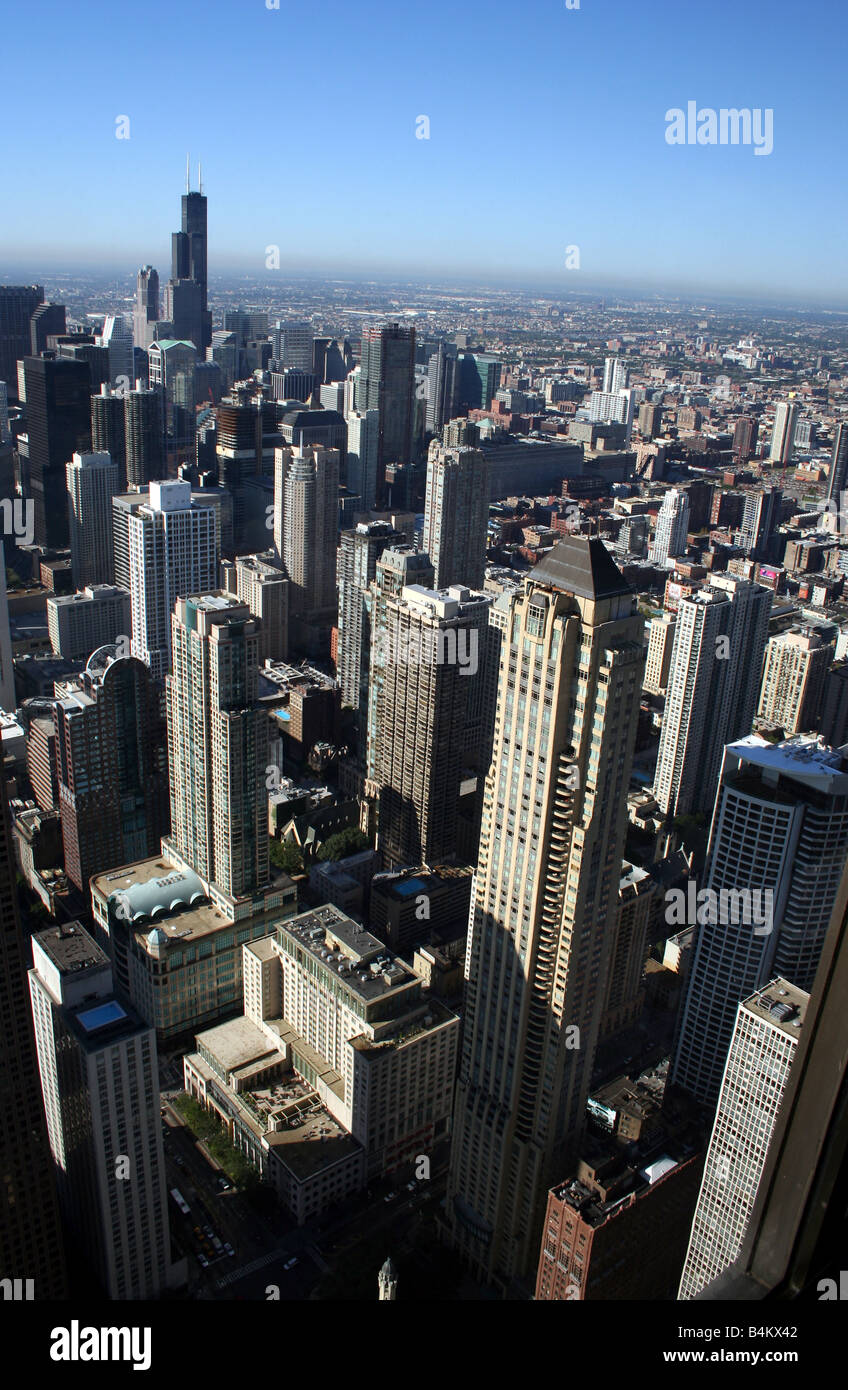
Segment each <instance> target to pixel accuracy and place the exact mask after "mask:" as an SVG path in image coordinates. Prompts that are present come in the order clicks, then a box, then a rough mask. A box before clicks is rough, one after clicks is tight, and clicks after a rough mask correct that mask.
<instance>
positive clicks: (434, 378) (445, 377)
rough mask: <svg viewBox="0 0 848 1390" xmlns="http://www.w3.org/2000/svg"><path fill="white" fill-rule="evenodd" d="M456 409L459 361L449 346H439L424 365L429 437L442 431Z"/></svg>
mask: <svg viewBox="0 0 848 1390" xmlns="http://www.w3.org/2000/svg"><path fill="white" fill-rule="evenodd" d="M458 409H459V358H458V356H457V350H456V348H455V347H454V345H453V344H452V343H439V346H438V348H437V350H436V352H434V353H433V355H432V356H431V358H430V361H429V362H428V364H427V410H426V415H425V426H426V429H427V432H428V434H434V435H440V434H441V432H442V427H443V426H444V425H445V424H447V422H448V420H452V419H453V418H454V416H455V415H456V414H457V411H458Z"/></svg>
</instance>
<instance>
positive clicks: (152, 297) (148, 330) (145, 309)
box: [133, 265, 159, 377]
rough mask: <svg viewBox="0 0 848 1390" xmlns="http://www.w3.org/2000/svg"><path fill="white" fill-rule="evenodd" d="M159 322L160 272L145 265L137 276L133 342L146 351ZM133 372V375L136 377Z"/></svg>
mask: <svg viewBox="0 0 848 1390" xmlns="http://www.w3.org/2000/svg"><path fill="white" fill-rule="evenodd" d="M158 322H159V272H158V270H154V269H153V266H152V265H144V266H142V267H141V269H140V270H139V272H138V275H137V276H136V290H135V308H134V309H133V343H134V345H135V347H137V348H143V349H144V351H145V352H146V351H147V349H148V348H149V347H150V344H151V343H152V342H153V339H154V336H155V332H156V328H155V325H156V324H157V323H158ZM134 375H135V374H134V373H133V377H134Z"/></svg>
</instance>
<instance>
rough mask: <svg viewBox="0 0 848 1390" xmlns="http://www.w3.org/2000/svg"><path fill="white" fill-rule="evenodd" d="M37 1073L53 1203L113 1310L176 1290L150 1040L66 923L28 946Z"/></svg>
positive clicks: (102, 959)
mask: <svg viewBox="0 0 848 1390" xmlns="http://www.w3.org/2000/svg"><path fill="white" fill-rule="evenodd" d="M32 954H33V962H34V966H33V969H32V970H31V971H30V972H29V982H30V996H31V999H32V1013H33V1022H34V1024H35V1041H36V1048H37V1051H38V1067H39V1072H40V1074H41V1088H42V1092H43V1096H44V1108H45V1112H46V1115H47V1132H48V1136H49V1139H50V1148H51V1150H52V1152H53V1158H54V1160H55V1163H56V1177H57V1186H58V1193H59V1201H60V1204H61V1207H62V1213H63V1216H64V1218H65V1221H66V1223H67V1225H68V1226H69V1227H70V1229H71V1230H72V1231H73V1233H74V1238H75V1240H76V1242H77V1243H78V1245H79V1246H80V1248H81V1250H82V1251H83V1252H84V1254H85V1256H86V1257H87V1259H88V1261H89V1263H90V1264H91V1266H92V1268H93V1270H94V1271H95V1273H96V1275H97V1276H98V1278H99V1280H100V1283H101V1285H102V1287H103V1291H104V1293H105V1294H106V1296H107V1297H108V1298H110V1299H121V1300H123V1299H148V1298H157V1297H158V1296H159V1295H160V1294H161V1293H162V1292H163V1290H164V1289H165V1288H166V1287H167V1285H168V1284H169V1283H171V1282H172V1281H173V1279H172V1276H173V1271H172V1266H171V1263H170V1237H169V1230H168V1209H167V1205H166V1201H167V1199H166V1190H165V1161H164V1155H163V1151H162V1134H161V1128H160V1120H159V1071H158V1061H157V1054H156V1033H155V1030H154V1029H153V1028H150V1027H148V1026H147V1024H145V1023H143V1022H142V1021H141V1019H140V1018H139V1017H138V1016H137V1014H135V1013H134V1012H133V1010H132V1009H131V1008H130V1007H129V1005H126V1004H123V1003H121V1002H120V1001H119V1000H118V999H117V998H116V997H115V994H114V992H113V988H112V968H111V965H110V963H109V959H108V957H107V956H106V955H105V953H104V952H103V951H102V950H101V949H100V947H99V946H98V945H97V944H96V943H95V941H94V940H93V939H92V937H91V936H89V934H88V932H87V931H86V930H85V929H84V928H83V927H82V926H81V925H80V923H79V922H74V923H71V924H69V925H64V926H61V927H48V928H47V929H46V930H45V931H41V932H37V933H36V935H35V936H34V937H33V938H32Z"/></svg>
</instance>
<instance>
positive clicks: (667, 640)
mask: <svg viewBox="0 0 848 1390" xmlns="http://www.w3.org/2000/svg"><path fill="white" fill-rule="evenodd" d="M675 627H676V625H675V621H674V617H673V615H672V614H671V613H663V615H662V617H660V618H652V619H651V623H650V629H651V630H650V634H649V636H648V653H647V656H646V658H645V680H644V684H643V689H645V690H647V691H648V692H649V694H651V695H664V694H665V692H666V689H667V687H668V673H669V671H670V669H671V653H672V650H673V648H674V633H675Z"/></svg>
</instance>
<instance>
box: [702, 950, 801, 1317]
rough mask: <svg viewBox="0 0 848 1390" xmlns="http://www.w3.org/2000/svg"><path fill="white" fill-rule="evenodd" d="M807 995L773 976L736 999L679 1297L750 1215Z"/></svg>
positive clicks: (715, 1265)
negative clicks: (748, 995) (756, 989)
mask: <svg viewBox="0 0 848 1390" xmlns="http://www.w3.org/2000/svg"><path fill="white" fill-rule="evenodd" d="M808 1001H809V995H807V994H805V993H804V991H803V990H800V989H797V988H796V986H795V985H794V984H791V983H790V982H789V981H788V980H785V979H782V978H780V977H778V978H777V979H774V980H772V981H771V983H770V984H769V985H768V986H767V988H765V989H763V990H760V991H759V992H758V993H756V994H754V995H752V997H751V998H749V999H745V1000H744V1002H743V1003H740V1005H739V1008H738V1012H737V1014H736V1023H735V1027H734V1030H733V1038H732V1041H731V1044H730V1051H729V1053H728V1055H727V1065H726V1066H725V1068H724V1077H723V1080H722V1083H721V1094H720V1096H719V1102H718V1110H717V1112H716V1117H715V1123H714V1125H713V1132H712V1137H711V1139H710V1147H709V1149H708V1151H707V1161H706V1165H705V1167H704V1176H703V1180H702V1182H701V1191H700V1193H699V1196H698V1205H697V1207H696V1208H695V1218H694V1221H693V1222H692V1233H691V1235H690V1237H689V1249H688V1251H687V1252H686V1261H685V1264H684V1266H683V1276H682V1278H681V1280H680V1291H679V1293H678V1299H679V1300H681V1301H685V1300H688V1299H690V1298H697V1296H698V1294H699V1293H700V1292H701V1290H702V1289H704V1288H706V1286H707V1285H708V1284H709V1283H711V1282H712V1280H713V1279H715V1278H716V1277H717V1276H718V1275H719V1274H721V1273H722V1272H723V1271H724V1270H725V1269H727V1268H728V1267H729V1266H730V1265H732V1264H733V1262H734V1260H735V1259H736V1257H737V1255H738V1254H739V1250H740V1248H741V1246H742V1241H743V1239H744V1237H745V1231H746V1229H747V1226H748V1221H749V1219H750V1216H751V1211H752V1209H753V1206H754V1202H755V1200H756V1196H757V1189H758V1187H759V1185H760V1179H761V1177H762V1174H763V1169H764V1167H765V1163H766V1159H767V1157H768V1150H769V1143H770V1141H771V1136H772V1132H773V1130H774V1125H775V1121H776V1119H777V1112H778V1110H779V1109H780V1102H781V1100H782V1099H783V1093H784V1091H785V1089H786V1083H787V1080H788V1079H789V1072H790V1069H791V1067H792V1061H793V1058H794V1056H795V1050H796V1048H797V1046H798V1042H799V1039H800V1037H801V1033H802V1030H803V1026H804V1015H805V1012H806V1008H807V1003H808Z"/></svg>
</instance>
